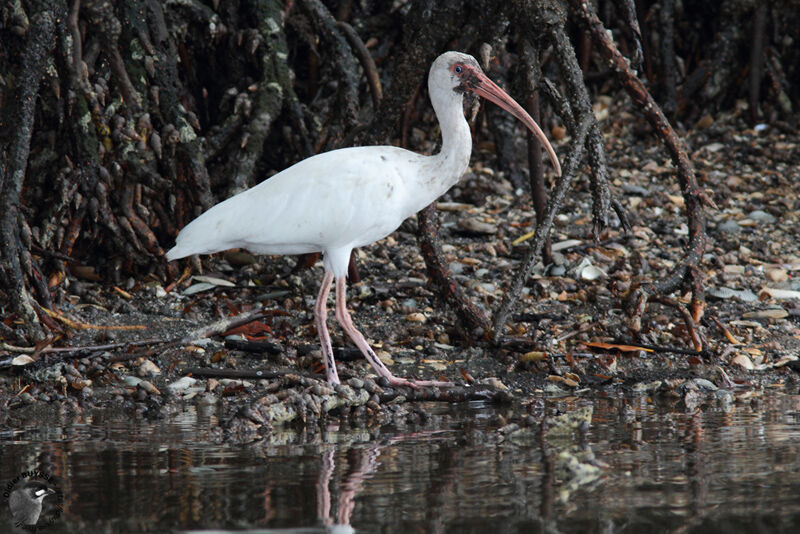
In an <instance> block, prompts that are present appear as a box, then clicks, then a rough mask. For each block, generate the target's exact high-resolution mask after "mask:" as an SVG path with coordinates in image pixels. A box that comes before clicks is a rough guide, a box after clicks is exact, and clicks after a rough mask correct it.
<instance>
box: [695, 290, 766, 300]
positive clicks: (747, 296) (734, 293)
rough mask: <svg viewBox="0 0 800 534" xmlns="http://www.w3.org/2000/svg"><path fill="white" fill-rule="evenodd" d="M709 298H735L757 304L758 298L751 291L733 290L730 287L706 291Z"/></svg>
mask: <svg viewBox="0 0 800 534" xmlns="http://www.w3.org/2000/svg"><path fill="white" fill-rule="evenodd" d="M706 294H707V295H708V296H709V297H713V298H716V299H720V300H727V299H731V298H735V299H738V300H741V301H742V302H755V301H756V300H758V297H757V296H756V294H755V293H753V292H752V291H750V290H749V289H731V288H729V287H711V288H708V289H707V290H706Z"/></svg>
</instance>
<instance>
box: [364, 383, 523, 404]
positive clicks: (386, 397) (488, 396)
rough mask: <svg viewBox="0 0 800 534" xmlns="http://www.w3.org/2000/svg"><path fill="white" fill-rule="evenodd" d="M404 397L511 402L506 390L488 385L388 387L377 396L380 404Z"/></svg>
mask: <svg viewBox="0 0 800 534" xmlns="http://www.w3.org/2000/svg"><path fill="white" fill-rule="evenodd" d="M401 396H402V397H404V398H405V399H406V400H407V401H411V402H430V401H438V402H467V401H475V400H480V401H491V402H499V403H506V402H511V398H512V397H511V395H510V394H509V393H508V392H506V391H500V390H498V389H494V388H488V387H481V386H478V387H450V388H441V389H439V388H420V389H410V388H403V389H402V390H396V389H392V390H390V389H388V388H386V390H385V391H384V392H383V393H381V394H379V395H378V397H379V398H380V400H381V403H382V404H386V403H388V402H391V401H393V400H395V399H396V398H398V397H401Z"/></svg>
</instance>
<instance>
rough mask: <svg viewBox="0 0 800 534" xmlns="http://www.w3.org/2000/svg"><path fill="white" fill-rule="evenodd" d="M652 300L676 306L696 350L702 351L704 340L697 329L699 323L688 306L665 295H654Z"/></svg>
mask: <svg viewBox="0 0 800 534" xmlns="http://www.w3.org/2000/svg"><path fill="white" fill-rule="evenodd" d="M650 300H651V301H655V302H660V303H661V304H664V305H666V306H671V307H672V308H675V309H676V310H677V311H678V313H680V314H681V317H682V318H683V322H684V324H685V325H686V330H687V331H688V332H689V338H690V339H691V340H692V344H693V345H694V348H695V350H696V351H697V352H702V350H703V341H702V339H701V337H700V333H699V332H698V330H697V325H696V324H695V322H694V319H692V315H691V314H690V313H689V310H688V309H687V308H686V306H684V305H683V304H681V303H680V302H678V301H677V300H675V299H673V298H670V297H667V296H664V295H652V296H651V297H650Z"/></svg>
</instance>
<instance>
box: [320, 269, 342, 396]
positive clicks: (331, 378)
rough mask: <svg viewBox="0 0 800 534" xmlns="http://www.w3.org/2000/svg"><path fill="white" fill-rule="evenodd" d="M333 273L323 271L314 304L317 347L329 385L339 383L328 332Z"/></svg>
mask: <svg viewBox="0 0 800 534" xmlns="http://www.w3.org/2000/svg"><path fill="white" fill-rule="evenodd" d="M332 282H333V273H331V272H328V271H325V277H324V278H323V279H322V286H321V287H320V288H319V295H317V302H315V303H314V324H315V325H316V327H317V333H318V334H319V345H320V349H321V350H322V361H323V362H324V363H325V375H326V377H327V378H328V382H330V383H331V384H338V383H339V373H337V372H336V362H335V361H334V359H333V346H332V345H331V334H330V333H329V332H328V324H327V319H328V294H329V293H330V292H331V283H332Z"/></svg>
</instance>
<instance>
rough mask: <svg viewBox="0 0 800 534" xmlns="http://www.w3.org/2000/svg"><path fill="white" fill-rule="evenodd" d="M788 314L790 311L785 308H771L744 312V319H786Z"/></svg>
mask: <svg viewBox="0 0 800 534" xmlns="http://www.w3.org/2000/svg"><path fill="white" fill-rule="evenodd" d="M788 316H789V312H787V311H786V310H784V309H783V308H769V309H766V310H758V311H752V312H747V313H744V314H742V318H743V319H784V318H786V317H788Z"/></svg>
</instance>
